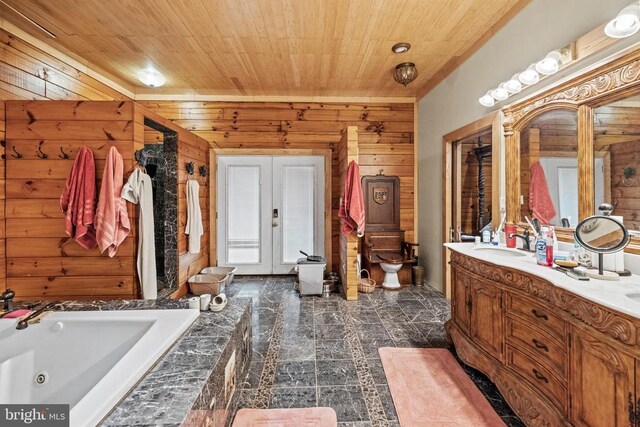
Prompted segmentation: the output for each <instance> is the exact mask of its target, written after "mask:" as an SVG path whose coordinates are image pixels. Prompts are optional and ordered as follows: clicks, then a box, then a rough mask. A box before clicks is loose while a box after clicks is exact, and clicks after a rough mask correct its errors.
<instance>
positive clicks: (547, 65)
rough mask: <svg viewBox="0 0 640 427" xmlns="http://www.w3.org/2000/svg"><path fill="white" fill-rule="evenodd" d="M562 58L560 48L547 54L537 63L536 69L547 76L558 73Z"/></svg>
mask: <svg viewBox="0 0 640 427" xmlns="http://www.w3.org/2000/svg"><path fill="white" fill-rule="evenodd" d="M561 58H562V55H561V54H560V51H559V50H554V51H551V52H549V53H548V54H547V56H545V57H544V58H543V59H541V60H540V61H538V62H537V63H536V71H537V72H538V73H540V74H544V75H546V76H548V75H550V74H555V73H557V72H558V70H559V69H560V59H561Z"/></svg>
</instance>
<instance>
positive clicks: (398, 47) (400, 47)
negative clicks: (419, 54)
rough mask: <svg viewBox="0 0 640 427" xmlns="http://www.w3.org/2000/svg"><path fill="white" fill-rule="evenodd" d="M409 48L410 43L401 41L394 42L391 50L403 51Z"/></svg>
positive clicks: (395, 51) (394, 51)
mask: <svg viewBox="0 0 640 427" xmlns="http://www.w3.org/2000/svg"><path fill="white" fill-rule="evenodd" d="M409 49H411V45H410V44H409V43H405V42H402V43H396V44H394V45H393V47H392V48H391V51H392V52H393V53H405V52H408V51H409Z"/></svg>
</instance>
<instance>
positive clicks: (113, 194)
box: [95, 147, 131, 257]
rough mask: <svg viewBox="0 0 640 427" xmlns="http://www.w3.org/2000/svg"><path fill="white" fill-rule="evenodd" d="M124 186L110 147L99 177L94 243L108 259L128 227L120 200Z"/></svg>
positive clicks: (119, 158) (116, 155)
mask: <svg viewBox="0 0 640 427" xmlns="http://www.w3.org/2000/svg"><path fill="white" fill-rule="evenodd" d="M123 185H124V165H123V162H122V156H121V155H120V153H118V149H117V148H116V147H111V149H110V150H109V154H108V155H107V162H106V164H105V167H104V173H103V174H102V186H101V187H100V197H99V199H98V208H97V209H96V221H95V222H96V239H97V241H98V248H100V252H104V251H105V250H106V251H107V254H108V255H109V256H110V257H113V256H114V255H115V254H116V252H118V247H119V246H120V244H121V243H122V242H123V241H124V239H126V237H127V236H128V235H129V231H130V230H131V225H130V223H129V215H128V214H127V203H126V202H125V200H124V199H123V198H122V197H121V193H122V186H123Z"/></svg>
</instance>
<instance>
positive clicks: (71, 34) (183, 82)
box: [0, 0, 529, 97]
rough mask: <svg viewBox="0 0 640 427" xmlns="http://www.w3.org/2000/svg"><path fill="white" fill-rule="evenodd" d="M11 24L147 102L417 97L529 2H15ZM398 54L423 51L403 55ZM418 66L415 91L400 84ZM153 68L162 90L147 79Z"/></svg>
mask: <svg viewBox="0 0 640 427" xmlns="http://www.w3.org/2000/svg"><path fill="white" fill-rule="evenodd" d="M4 1H5V2H6V3H7V4H8V5H10V6H11V7H13V8H15V9H16V10H18V11H19V12H21V13H23V14H24V15H26V16H28V17H29V18H31V19H33V20H34V21H35V22H37V23H38V24H40V25H42V26H44V27H45V28H47V29H48V30H50V31H51V32H53V33H55V34H56V36H57V37H56V38H55V39H53V38H51V37H49V36H47V35H46V34H45V33H44V32H42V31H40V30H39V29H37V28H36V27H35V26H34V25H32V24H31V23H29V22H28V21H27V20H25V19H24V18H22V17H20V16H19V15H18V14H17V13H15V12H14V11H11V9H9V8H8V7H6V6H5V5H3V4H2V3H0V17H1V18H3V19H6V20H7V21H9V22H10V23H12V24H14V25H16V26H18V27H19V28H21V29H22V30H24V31H27V32H29V33H30V34H31V35H33V36H35V37H37V38H39V39H41V40H43V41H45V42H46V43H48V44H50V45H52V46H53V47H55V48H58V49H60V50H62V51H63V52H65V53H67V54H69V55H70V56H72V57H74V58H75V59H77V60H79V61H81V62H84V63H86V64H87V65H89V66H91V67H93V68H95V69H96V70H99V71H102V72H105V73H106V74H107V75H110V76H114V77H115V78H116V79H117V80H119V81H122V82H124V83H125V84H126V85H127V86H129V87H131V88H132V89H133V90H134V91H135V92H136V93H154V94H162V93H165V94H193V93H198V94H216V95H238V96H241V95H246V96H368V97H372V96H416V95H421V94H423V93H425V92H426V91H427V90H428V89H430V88H432V87H433V86H434V85H435V84H437V83H438V82H439V81H441V80H442V79H443V78H444V77H446V75H447V74H449V73H450V72H451V71H452V70H453V69H455V68H456V67H457V66H458V65H459V64H460V63H461V62H462V61H464V60H465V59H466V58H467V57H468V56H470V55H471V54H472V53H473V52H475V50H477V49H478V48H479V47H480V46H481V45H482V44H483V43H484V42H486V40H487V39H488V38H489V37H490V36H491V35H493V34H494V33H495V31H496V30H497V29H498V28H499V27H500V26H502V25H503V24H504V23H505V22H506V21H508V19H510V18H511V17H512V16H513V15H514V14H515V13H516V12H517V11H519V10H520V9H521V8H522V7H523V6H524V5H526V4H527V3H528V2H529V0H484V1H477V0H428V1H426V0H392V1H389V0H386V1H385V0H304V1H295V0H251V1H236V0H181V1H173V0H138V1H128V0H110V1H104V0H82V1H77V0H56V1H50V0H31V1H24V0H4ZM397 42H409V43H411V45H412V48H411V50H410V51H409V52H408V53H405V54H400V55H396V54H394V53H392V52H391V46H392V45H393V44H394V43H397ZM405 61H412V62H415V63H416V65H417V68H418V71H419V75H418V78H417V80H416V81H415V82H413V83H412V84H410V85H409V86H407V87H406V88H404V87H403V86H401V85H399V84H397V83H396V82H395V81H394V80H393V77H392V72H393V69H394V67H395V65H396V64H398V63H400V62H405ZM148 65H153V66H155V67H156V68H157V69H158V70H160V71H161V72H162V73H164V74H165V76H166V77H167V84H166V85H165V86H164V87H163V88H161V89H148V88H144V87H141V86H142V85H141V83H139V82H138V80H137V78H136V73H137V72H138V71H139V70H140V69H142V68H144V67H146V66H148Z"/></svg>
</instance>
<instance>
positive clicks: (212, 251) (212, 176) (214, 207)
mask: <svg viewBox="0 0 640 427" xmlns="http://www.w3.org/2000/svg"><path fill="white" fill-rule="evenodd" d="M218 156H272V157H281V156H322V157H324V206H325V210H324V251H325V257H326V259H327V260H328V262H327V271H331V262H330V261H329V260H331V259H332V247H331V232H332V230H331V224H332V221H331V212H332V209H331V157H332V156H331V150H330V149H297V148H211V149H210V150H209V165H210V168H211V171H210V172H209V202H210V204H211V209H210V210H209V228H210V230H211V231H210V234H211V235H210V237H209V260H210V261H209V262H210V263H211V264H212V265H217V264H218V252H217V247H216V246H217V237H218V199H217V195H216V191H217V190H218V189H217V187H216V185H217V182H216V180H217V176H218Z"/></svg>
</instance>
